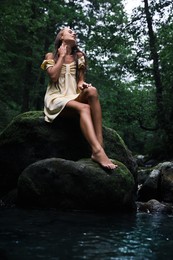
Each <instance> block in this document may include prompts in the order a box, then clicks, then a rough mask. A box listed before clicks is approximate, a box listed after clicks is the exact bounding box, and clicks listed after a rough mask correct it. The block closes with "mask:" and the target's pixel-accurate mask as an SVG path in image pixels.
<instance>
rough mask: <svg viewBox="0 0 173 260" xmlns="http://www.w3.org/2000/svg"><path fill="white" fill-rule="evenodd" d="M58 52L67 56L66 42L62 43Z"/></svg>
mask: <svg viewBox="0 0 173 260" xmlns="http://www.w3.org/2000/svg"><path fill="white" fill-rule="evenodd" d="M58 53H59V56H60V57H63V58H64V57H65V55H66V53H67V45H66V44H65V43H62V45H61V46H60V47H59V49H58Z"/></svg>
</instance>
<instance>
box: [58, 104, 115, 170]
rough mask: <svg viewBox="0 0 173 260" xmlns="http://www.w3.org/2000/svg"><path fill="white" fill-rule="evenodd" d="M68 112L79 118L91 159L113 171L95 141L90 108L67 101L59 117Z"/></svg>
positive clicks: (113, 166) (97, 142)
mask: <svg viewBox="0 0 173 260" xmlns="http://www.w3.org/2000/svg"><path fill="white" fill-rule="evenodd" d="M68 110H70V111H71V112H77V113H78V114H79V116H80V127H81V130H82V133H83V135H84V137H85V138H86V140H87V141H88V143H89V144H90V146H91V150H92V156H91V158H92V159H93V160H94V161H96V162H98V163H99V164H100V165H101V166H103V167H105V168H107V169H115V168H116V165H115V164H113V163H112V162H111V160H110V159H109V158H108V157H107V155H106V153H105V151H104V149H103V148H102V146H101V145H100V142H99V141H98V139H97V136H96V133H95V129H94V126H93V121H92V116H91V110H90V106H89V105H88V104H84V103H80V102H78V101H75V100H72V101H69V102H68V103H67V104H66V107H65V108H64V110H63V111H62V112H61V113H62V114H61V116H63V115H64V116H65V115H67V113H68Z"/></svg>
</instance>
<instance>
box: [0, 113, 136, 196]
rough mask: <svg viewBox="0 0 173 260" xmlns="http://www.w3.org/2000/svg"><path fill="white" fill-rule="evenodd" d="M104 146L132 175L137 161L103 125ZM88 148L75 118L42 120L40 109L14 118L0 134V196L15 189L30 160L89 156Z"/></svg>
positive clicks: (75, 159) (74, 158) (32, 161)
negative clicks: (51, 122) (51, 121)
mask: <svg viewBox="0 0 173 260" xmlns="http://www.w3.org/2000/svg"><path fill="white" fill-rule="evenodd" d="M103 135H104V140H105V150H106V152H107V154H108V156H109V157H110V158H112V159H116V160H118V161H120V162H122V163H123V164H125V166H126V167H127V168H128V169H129V170H130V172H131V173H132V174H133V176H134V178H135V174H136V169H137V164H136V161H135V159H134V158H133V156H132V154H131V152H130V151H129V150H128V148H127V147H126V145H125V144H124V142H123V140H122V139H121V138H120V136H119V135H118V134H117V133H116V131H114V130H112V129H109V128H106V127H103ZM90 153H91V152H90V148H89V146H88V144H87V142H86V141H85V139H84V137H83V135H82V133H81V131H80V127H79V122H78V121H77V120H65V119H61V118H58V119H57V120H56V121H55V122H54V123H53V124H49V123H46V122H45V121H44V117H43V112H42V111H31V112H27V113H24V114H21V115H19V116H17V117H16V118H14V120H13V121H12V122H11V123H10V124H9V126H8V127H7V128H6V129H5V130H4V131H3V132H2V133H1V134H0V196H2V195H4V194H6V193H7V192H8V191H10V190H12V189H15V188H16V186H17V180H18V177H19V176H20V174H21V172H22V171H23V170H24V169H25V168H26V167H27V166H29V165H30V164H32V163H34V162H37V161H39V160H42V159H47V158H63V159H66V160H73V161H77V160H79V159H82V158H90V155H91V154H90Z"/></svg>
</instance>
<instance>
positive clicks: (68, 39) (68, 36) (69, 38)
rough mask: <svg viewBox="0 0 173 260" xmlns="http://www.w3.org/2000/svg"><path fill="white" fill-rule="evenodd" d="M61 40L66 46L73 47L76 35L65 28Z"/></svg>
mask: <svg viewBox="0 0 173 260" xmlns="http://www.w3.org/2000/svg"><path fill="white" fill-rule="evenodd" d="M61 40H62V41H64V42H65V43H67V44H70V45H75V44H76V33H75V32H74V31H73V30H72V29H70V28H68V27H66V28H64V30H63V32H62V36H61Z"/></svg>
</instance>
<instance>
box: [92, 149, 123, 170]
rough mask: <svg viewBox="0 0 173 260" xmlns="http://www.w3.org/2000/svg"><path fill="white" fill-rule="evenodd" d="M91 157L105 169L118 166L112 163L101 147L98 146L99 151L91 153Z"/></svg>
mask: <svg viewBox="0 0 173 260" xmlns="http://www.w3.org/2000/svg"><path fill="white" fill-rule="evenodd" d="M91 159H92V160H93V161H95V162H97V163H99V164H100V165H101V166H102V167H103V168H105V169H109V170H113V169H115V168H117V167H118V165H116V164H114V163H112V162H111V160H110V159H109V158H108V157H107V155H106V153H105V151H104V150H103V148H100V150H99V151H97V152H95V153H93V154H92V156H91Z"/></svg>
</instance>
